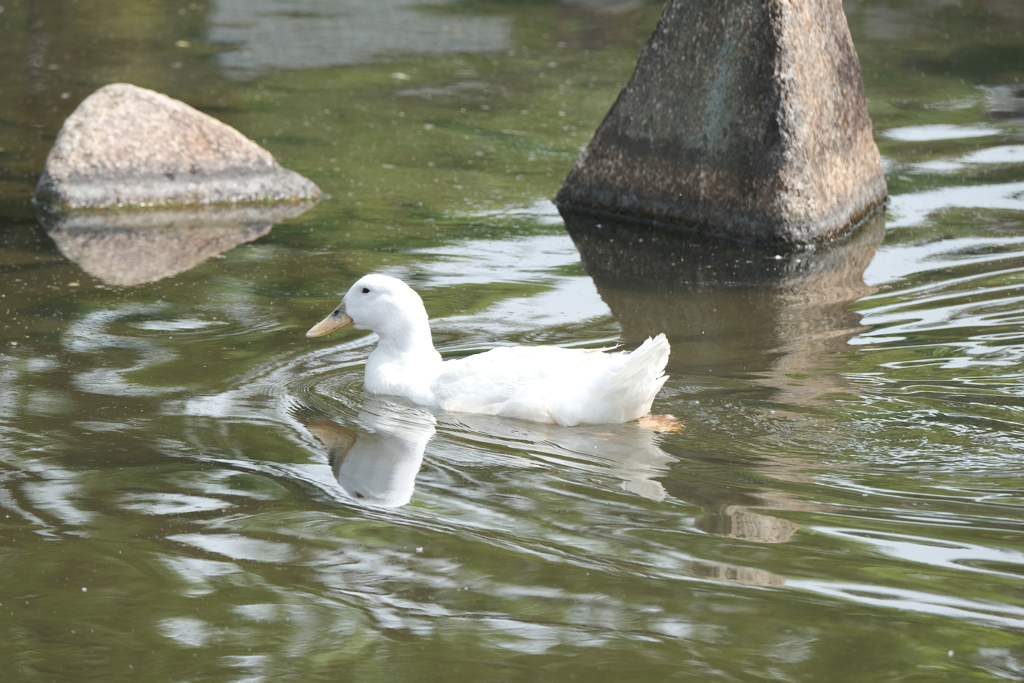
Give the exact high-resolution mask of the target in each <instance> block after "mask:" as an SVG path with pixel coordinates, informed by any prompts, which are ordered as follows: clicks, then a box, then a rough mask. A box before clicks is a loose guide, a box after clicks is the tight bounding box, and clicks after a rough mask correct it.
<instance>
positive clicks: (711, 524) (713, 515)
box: [694, 505, 800, 543]
mask: <svg viewBox="0 0 1024 683" xmlns="http://www.w3.org/2000/svg"><path fill="white" fill-rule="evenodd" d="M694 526H696V527H697V528H698V529H700V530H701V531H706V532H707V533H709V534H714V535H715V536H725V537H727V538H737V539H740V540H742V541H753V542H755V543H785V542H786V541H788V540H789V539H790V537H791V536H792V535H793V534H794V533H796V530H797V529H799V528H800V525H798V524H796V523H795V522H791V521H789V520H788V519H782V518H780V517H772V516H771V515H765V514H761V513H758V512H751V511H750V510H747V509H746V508H744V507H742V506H739V505H724V506H722V507H720V508H718V509H716V510H713V511H709V512H705V513H704V514H703V515H701V516H700V517H698V518H697V520H696V522H694Z"/></svg>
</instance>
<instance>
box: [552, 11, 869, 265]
mask: <svg viewBox="0 0 1024 683" xmlns="http://www.w3.org/2000/svg"><path fill="white" fill-rule="evenodd" d="M886 195H887V190H886V184H885V177H884V174H883V172H882V164H881V159H880V157H879V154H878V148H877V147H876V145H875V142H874V139H873V136H872V129H871V120H870V118H869V117H868V113H867V103H866V100H865V96H864V85H863V81H862V79H861V72H860V62H859V60H858V58H857V53H856V52H855V51H854V47H853V41H852V39H851V38H850V32H849V28H848V26H847V24H846V17H845V15H844V14H843V7H842V3H841V1H840V0H730V1H729V2H721V1H720V0H669V2H668V3H667V4H666V6H665V9H664V12H663V14H662V16H661V19H660V20H659V22H658V25H657V27H656V28H655V30H654V33H653V35H652V36H651V38H650V39H649V40H648V42H647V44H646V45H645V47H644V48H643V51H642V53H641V55H640V58H639V61H638V62H637V66H636V70H635V72H634V73H633V76H632V78H631V79H630V81H629V82H628V84H627V85H626V87H625V88H624V89H623V91H622V92H621V93H620V95H619V97H618V100H617V101H616V102H615V104H614V105H613V106H612V109H611V111H610V112H609V113H608V115H607V116H606V118H605V120H604V121H603V122H602V123H601V125H600V127H599V128H598V129H597V132H596V133H595V134H594V137H593V139H592V140H591V142H590V144H589V145H588V146H587V148H586V149H585V151H584V152H583V155H582V156H581V158H580V159H579V161H578V162H577V163H576V165H575V166H574V167H573V169H572V171H571V172H570V173H569V175H568V177H567V178H566V180H565V183H564V185H563V186H562V188H561V190H560V191H559V193H558V196H557V197H556V198H555V203H556V204H558V206H559V208H560V209H576V210H585V211H590V212H596V213H599V214H600V213H605V214H617V215H619V216H622V217H630V218H633V219H637V220H641V221H657V222H660V223H662V224H665V225H668V226H683V227H687V228H690V229H695V230H697V231H700V232H702V233H706V234H714V235H718V236H724V237H729V238H733V239H736V240H740V241H745V242H756V243H765V244H773V245H777V246H780V245H781V246H784V245H801V244H809V243H813V242H816V241H820V240H825V239H829V238H832V237H835V236H837V235H840V234H842V233H843V232H845V231H847V230H848V229H850V228H852V226H854V225H855V224H856V223H857V222H858V221H859V220H860V219H861V218H863V217H864V216H866V215H867V214H868V213H869V212H870V211H871V210H872V209H873V208H874V207H876V206H878V205H879V204H881V203H882V202H884V201H885V199H886ZM563 213H564V211H563Z"/></svg>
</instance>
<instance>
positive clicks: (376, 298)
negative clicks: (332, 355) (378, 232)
mask: <svg viewBox="0 0 1024 683" xmlns="http://www.w3.org/2000/svg"><path fill="white" fill-rule="evenodd" d="M426 322H427V311H426V309H425V308H424V307H423V300H422V299H420V295H419V294H417V293H416V292H414V291H413V289H412V288H411V287H409V285H407V284H405V283H404V282H402V281H401V280H398V279H396V278H393V277H389V276H387V275H380V274H374V275H367V276H365V277H363V278H361V279H360V280H359V281H358V282H356V283H355V284H354V285H352V287H351V289H349V290H348V293H347V294H346V295H345V297H344V298H343V299H342V300H341V303H340V304H338V307H337V308H336V309H334V311H332V312H331V314H330V315H329V316H327V317H326V318H324V319H323V320H321V321H320V322H319V323H317V324H316V325H314V326H313V327H312V328H311V329H310V330H309V331H308V332H306V336H307V337H322V336H323V335H325V334H327V333H329V332H333V331H334V330H336V329H338V328H340V327H347V326H349V325H351V326H353V327H355V328H356V329H357V330H372V331H374V332H376V333H377V334H379V335H381V336H382V337H383V336H385V335H388V334H399V333H401V332H402V331H404V330H406V329H408V328H410V327H419V326H421V325H425V324H426Z"/></svg>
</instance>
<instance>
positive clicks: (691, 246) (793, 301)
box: [563, 211, 885, 403]
mask: <svg viewBox="0 0 1024 683" xmlns="http://www.w3.org/2000/svg"><path fill="white" fill-rule="evenodd" d="M563 217H564V218H565V225H566V229H567V230H568V232H569V235H570V236H571V237H572V240H573V242H574V243H575V244H576V247H577V249H579V252H580V257H581V260H582V262H583V266H584V268H585V269H586V271H587V273H588V274H589V275H590V277H591V278H593V280H594V283H595V284H596V285H597V289H598V292H599V293H600V295H601V298H602V299H603V300H604V301H605V303H606V304H608V307H609V308H610V309H611V311H612V314H613V315H614V316H615V318H616V319H617V320H618V321H619V323H620V324H621V326H622V332H623V336H624V337H625V339H626V341H627V344H637V343H639V342H640V341H642V340H643V339H645V338H647V337H648V336H649V335H651V334H655V333H658V332H665V333H666V334H667V335H668V337H669V339H670V340H671V342H672V356H671V358H670V360H669V371H670V372H674V373H676V374H677V375H678V374H695V375H697V374H704V375H707V374H708V373H709V372H710V373H714V374H716V375H720V376H722V375H724V376H735V375H737V374H740V375H746V376H747V377H751V378H753V379H754V381H755V382H758V383H760V384H762V385H764V386H768V387H771V388H773V389H775V390H776V392H777V396H776V399H778V400H785V401H794V402H797V403H804V402H807V401H810V400H813V399H815V398H818V397H820V396H822V395H823V394H825V393H828V392H831V391H834V390H836V389H838V388H840V385H839V384H837V383H836V380H837V378H835V377H830V376H828V375H822V374H821V373H818V372H817V371H818V370H821V369H823V368H825V367H827V366H828V365H830V364H831V363H833V362H834V361H832V360H831V359H830V356H834V353H833V352H834V351H837V350H842V349H844V348H845V347H846V342H847V341H848V340H849V339H850V338H851V337H853V336H854V335H855V334H857V333H859V332H861V331H863V330H864V327H863V326H862V325H861V324H860V318H861V317H860V315H859V314H858V313H856V312H852V311H850V310H848V304H849V303H850V302H852V301H854V300H856V299H858V298H860V297H863V296H865V295H867V294H870V293H872V292H873V291H874V290H872V289H871V288H870V287H868V286H867V285H866V284H864V280H863V275H864V271H865V270H866V269H867V266H868V264H870V262H871V259H872V258H873V257H874V254H875V251H877V249H878V246H879V244H880V243H881V241H882V238H883V236H884V234H885V220H884V213H883V212H881V211H878V212H875V213H874V214H873V215H872V216H870V217H869V218H868V219H867V220H865V221H864V223H863V224H862V225H861V226H860V227H859V228H858V229H857V230H856V231H855V232H854V233H853V234H852V235H850V236H848V237H846V238H844V239H841V240H837V241H836V242H835V243H830V244H827V245H822V246H819V247H817V248H815V249H808V250H802V251H796V252H788V253H785V252H776V251H771V250H766V249H763V248H752V247H749V246H744V245H739V244H735V243H731V242H727V241H725V240H708V239H702V238H700V237H698V236H695V235H689V234H683V233H680V232H673V231H671V230H666V229H664V228H654V227H647V226H642V225H636V224H628V223H625V222H621V221H616V220H610V219H606V218H595V217H593V216H588V215H582V214H578V213H573V212H567V211H563ZM795 378H798V379H795Z"/></svg>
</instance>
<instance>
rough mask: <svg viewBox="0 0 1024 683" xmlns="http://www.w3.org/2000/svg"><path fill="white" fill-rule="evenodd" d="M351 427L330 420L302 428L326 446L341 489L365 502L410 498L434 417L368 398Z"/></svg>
mask: <svg viewBox="0 0 1024 683" xmlns="http://www.w3.org/2000/svg"><path fill="white" fill-rule="evenodd" d="M358 420H359V423H360V427H358V428H356V429H350V428H348V427H344V426H342V425H340V424H338V423H337V422H332V421H331V420H313V421H312V422H310V423H309V424H308V425H307V426H306V428H307V429H309V431H310V432H311V433H312V434H313V435H314V436H315V437H316V438H317V439H319V440H320V442H321V443H323V445H324V446H325V447H326V448H327V454H328V458H329V459H330V463H331V470H332V471H333V472H334V477H335V479H337V480H338V484H339V485H340V486H341V488H342V489H344V491H345V492H346V493H347V494H348V495H349V496H351V497H352V498H354V499H355V500H357V501H359V502H360V503H363V504H364V505H375V506H379V507H400V506H402V505H405V504H406V503H408V502H409V501H410V500H411V499H412V494H413V489H414V488H415V486H416V474H417V473H418V472H419V471H420V465H421V464H422V463H423V451H424V450H425V449H426V447H427V442H429V441H430V438H431V437H432V436H433V435H434V431H435V429H434V424H435V419H434V416H433V415H431V414H430V413H428V412H426V411H424V410H420V409H418V408H413V407H410V406H403V405H400V404H397V403H392V402H390V401H382V400H370V401H368V402H367V403H366V405H365V406H364V407H363V410H362V411H361V412H360V413H359V417H358Z"/></svg>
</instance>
